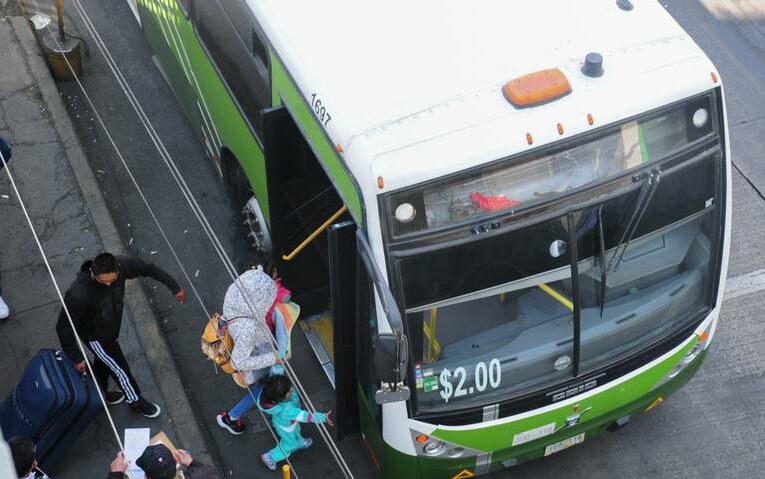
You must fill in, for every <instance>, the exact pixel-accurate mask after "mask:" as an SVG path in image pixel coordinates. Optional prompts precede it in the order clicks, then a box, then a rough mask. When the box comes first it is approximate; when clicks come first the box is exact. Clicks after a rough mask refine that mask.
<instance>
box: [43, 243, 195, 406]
mask: <svg viewBox="0 0 765 479" xmlns="http://www.w3.org/2000/svg"><path fill="white" fill-rule="evenodd" d="M139 276H149V277H152V278H154V279H155V280H157V281H159V282H161V283H163V284H164V285H165V286H167V287H168V289H170V291H172V293H173V295H175V299H176V300H177V301H178V302H179V303H181V304H183V302H184V301H185V300H186V293H185V292H184V291H183V289H181V287H180V286H178V283H177V282H176V281H175V279H173V277H172V276H170V275H169V274H168V273H166V272H165V271H163V270H162V269H160V268H158V267H157V266H154V265H153V264H147V263H144V262H143V261H141V260H140V259H138V258H134V257H131V256H117V257H115V256H113V255H112V254H110V253H101V254H100V255H98V256H96V257H95V259H93V260H92V261H86V262H85V263H83V264H82V267H81V268H80V271H79V272H78V273H77V278H76V279H75V280H74V282H72V286H70V287H69V290H68V291H67V292H66V295H65V296H64V302H65V303H66V307H67V309H68V310H69V314H70V315H71V316H72V321H73V322H74V325H75V327H76V328H77V333H78V334H79V335H80V339H82V341H83V343H84V344H85V345H86V346H87V347H88V349H90V350H91V351H92V352H93V354H94V355H95V359H94V361H93V374H94V375H95V376H96V381H97V382H98V385H99V386H100V387H101V390H102V391H104V395H105V399H106V402H107V404H110V405H111V404H118V403H121V402H122V401H124V400H125V398H127V402H128V404H129V405H130V406H131V407H133V408H134V409H135V410H136V411H137V412H139V413H141V414H143V415H144V416H146V417H150V418H154V417H157V416H159V414H160V412H161V411H160V408H159V406H158V405H156V404H154V403H152V402H150V401H147V400H146V399H144V398H143V397H142V396H141V390H140V389H139V387H138V384H137V383H136V381H135V379H134V378H133V375H132V374H131V373H130V366H129V365H128V363H127V360H126V359H125V355H124V354H123V353H122V349H121V348H120V345H119V342H118V340H119V334H120V326H121V325H122V306H123V302H124V297H125V281H126V280H128V279H133V278H137V277H139ZM56 332H57V333H58V337H59V340H60V341H61V347H62V348H63V349H64V352H65V353H66V355H67V356H69V358H70V359H71V360H72V361H74V363H75V366H74V367H75V368H76V369H77V371H78V372H79V373H81V374H85V373H86V372H87V366H86V365H85V360H84V358H83V357H82V354H81V352H80V349H79V348H78V347H77V342H76V340H75V337H74V332H73V331H72V328H71V325H70V324H69V320H68V318H67V316H66V312H65V311H64V308H61V312H60V313H59V316H58V323H57V324H56ZM109 376H111V377H112V378H113V379H114V380H115V381H116V382H117V384H119V386H120V389H122V392H118V391H108V390H107V384H108V381H109Z"/></svg>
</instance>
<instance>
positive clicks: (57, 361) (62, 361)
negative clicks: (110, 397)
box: [0, 349, 101, 470]
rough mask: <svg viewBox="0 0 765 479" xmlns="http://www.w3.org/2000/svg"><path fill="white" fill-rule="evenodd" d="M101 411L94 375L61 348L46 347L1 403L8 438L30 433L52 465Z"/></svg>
mask: <svg viewBox="0 0 765 479" xmlns="http://www.w3.org/2000/svg"><path fill="white" fill-rule="evenodd" d="M100 411H101V402H100V400H99V398H98V392H97V391H96V387H95V384H94V381H93V379H92V378H90V377H89V376H81V375H80V374H79V373H77V371H76V370H75V369H74V363H72V361H71V360H70V359H69V358H67V357H66V355H65V354H63V353H62V352H60V351H55V350H53V349H42V350H40V352H39V353H37V355H36V356H35V357H33V358H32V359H31V360H30V361H29V364H27V367H26V369H25V370H24V376H23V377H22V378H21V381H20V382H19V384H17V385H16V387H15V388H14V389H13V391H11V394H10V395H9V396H8V397H7V398H6V399H5V401H3V403H2V404H0V426H2V429H3V435H4V436H5V439H6V440H7V439H10V438H11V437H13V436H27V437H29V438H31V439H32V440H33V441H34V442H35V444H36V445H37V461H38V462H39V463H40V467H41V468H42V469H43V470H49V469H52V468H53V466H54V465H55V464H56V463H57V462H58V461H59V459H61V458H62V456H63V455H64V453H65V452H66V451H67V449H69V448H70V447H71V446H72V445H73V444H74V442H75V440H76V439H77V438H78V437H79V436H80V434H82V432H83V431H84V430H85V428H86V427H87V426H88V424H90V422H91V421H92V420H93V418H94V417H95V416H96V415H97V414H98V413H99V412H100Z"/></svg>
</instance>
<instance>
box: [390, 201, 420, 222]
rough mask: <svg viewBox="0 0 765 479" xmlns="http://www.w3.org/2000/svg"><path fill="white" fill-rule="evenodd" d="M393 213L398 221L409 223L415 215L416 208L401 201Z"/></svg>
mask: <svg viewBox="0 0 765 479" xmlns="http://www.w3.org/2000/svg"><path fill="white" fill-rule="evenodd" d="M393 214H394V216H395V217H396V220H398V222H399V223H409V222H410V221H412V220H413V219H414V217H415V216H416V215H417V210H416V209H414V206H413V205H412V204H411V203H401V204H400V205H398V206H397V207H396V211H395V212H394V213H393Z"/></svg>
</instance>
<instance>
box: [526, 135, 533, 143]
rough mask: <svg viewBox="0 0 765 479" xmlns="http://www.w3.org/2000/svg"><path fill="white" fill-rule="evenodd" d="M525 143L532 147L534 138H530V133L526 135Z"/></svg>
mask: <svg viewBox="0 0 765 479" xmlns="http://www.w3.org/2000/svg"><path fill="white" fill-rule="evenodd" d="M526 143H528V144H529V145H532V144H533V143H534V138H532V137H531V133H526Z"/></svg>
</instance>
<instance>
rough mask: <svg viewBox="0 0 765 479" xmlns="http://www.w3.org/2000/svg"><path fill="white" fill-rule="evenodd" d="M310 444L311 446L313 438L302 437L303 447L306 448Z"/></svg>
mask: <svg viewBox="0 0 765 479" xmlns="http://www.w3.org/2000/svg"><path fill="white" fill-rule="evenodd" d="M311 446H313V439H311V438H310V437H306V438H305V439H303V449H308V448H309V447H311Z"/></svg>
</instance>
